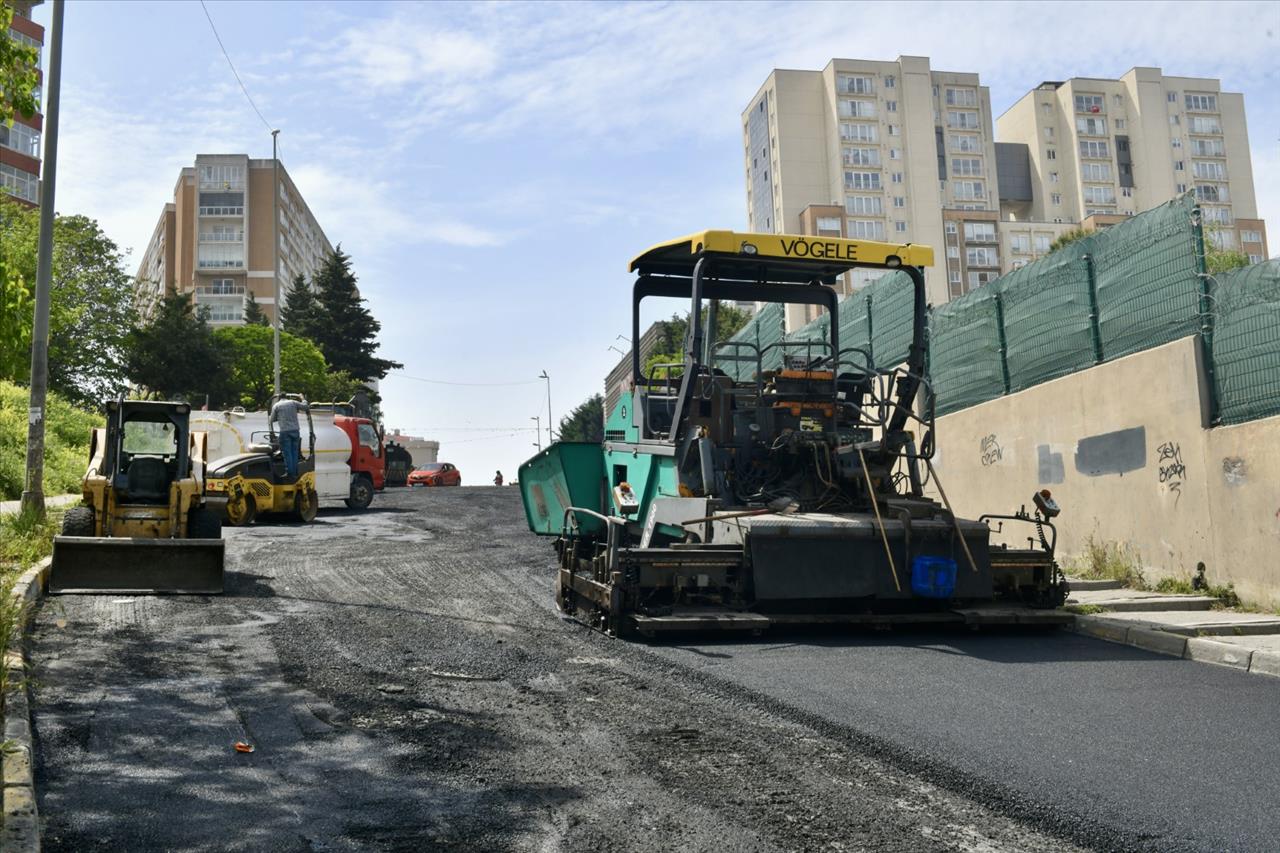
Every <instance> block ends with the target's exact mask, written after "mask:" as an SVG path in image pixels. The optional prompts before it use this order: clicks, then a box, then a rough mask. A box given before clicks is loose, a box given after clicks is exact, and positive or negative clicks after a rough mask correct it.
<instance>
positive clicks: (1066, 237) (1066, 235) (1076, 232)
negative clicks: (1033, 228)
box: [1049, 228, 1093, 252]
mask: <svg viewBox="0 0 1280 853" xmlns="http://www.w3.org/2000/svg"><path fill="white" fill-rule="evenodd" d="M1092 233H1093V232H1092V231H1087V230H1085V229H1084V228H1070V229H1068V230H1066V231H1063V232H1062V233H1061V234H1059V235H1058V237H1057V239H1056V240H1054V241H1053V242H1052V243H1050V244H1049V251H1050V252H1056V251H1058V250H1059V249H1061V248H1062V247H1063V246H1069V245H1071V244H1072V243H1074V242H1076V241H1077V240H1083V239H1084V238H1085V237H1088V236H1089V235H1090V234H1092Z"/></svg>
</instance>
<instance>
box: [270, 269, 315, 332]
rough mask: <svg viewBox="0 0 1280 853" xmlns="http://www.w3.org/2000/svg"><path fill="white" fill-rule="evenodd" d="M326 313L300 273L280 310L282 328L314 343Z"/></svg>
mask: <svg viewBox="0 0 1280 853" xmlns="http://www.w3.org/2000/svg"><path fill="white" fill-rule="evenodd" d="M323 322H324V312H323V310H322V309H321V307H320V304H319V303H318V302H316V297H315V294H314V293H312V292H311V286H310V285H309V284H307V280H306V279H305V278H303V277H302V273H298V275H296V276H295V277H294V279H293V283H292V284H291V285H290V286H289V292H288V293H287V294H285V297H284V305H282V306H281V308H280V326H281V328H284V329H287V330H288V331H289V332H290V333H291V334H294V335H297V336H298V337H300V338H306V339H308V340H311V341H314V340H316V338H317V335H319V334H320V329H321V326H322V325H323Z"/></svg>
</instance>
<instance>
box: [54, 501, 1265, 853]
mask: <svg viewBox="0 0 1280 853" xmlns="http://www.w3.org/2000/svg"><path fill="white" fill-rule="evenodd" d="M227 538H228V578H227V593H226V594H225V595H223V596H215V597H203V596H173V597H145V596H112V595H107V596H67V597H62V598H56V599H50V600H47V601H46V602H45V603H44V604H43V605H42V607H41V609H40V612H39V614H38V616H37V622H36V626H35V628H34V634H33V638H32V642H31V653H32V656H33V658H34V661H35V664H36V668H37V669H36V674H35V688H34V699H35V702H34V711H35V733H36V739H37V786H38V789H39V796H40V809H41V816H42V820H43V821H44V825H45V847H46V849H49V850H85V849H103V850H106V849H129V850H151V849H163V850H198V849H241V850H335V849H342V850H346V849H353V850H354V849H358V850H418V849H437V848H447V849H465V850H499V849H527V850H573V851H588V850H589V851H593V853H596V851H601V850H652V849H684V850H739V849H742V850H748V849H749V850H788V849H791V850H810V849H829V850H855V849H874V850H902V851H914V850H920V849H927V850H1057V849H1079V848H1081V847H1084V848H1095V849H1146V850H1183V849H1186V850H1273V849H1275V848H1276V839H1277V838H1280V810H1277V809H1276V808H1275V807H1274V806H1275V803H1277V802H1280V780H1278V779H1277V773H1276V768H1278V767H1280V679H1269V678H1265V677H1260V676H1256V675H1252V676H1251V675H1248V674H1245V673H1241V672H1237V671H1234V670H1231V669H1227V668H1222V667H1215V666H1210V665H1207V664H1200V663H1194V662H1190V661H1183V660H1177V659H1173V658H1167V657H1162V656H1159V655H1155V654H1151V653H1148V652H1144V651H1141V650H1138V649H1135V648H1130V647H1126V646H1121V645H1115V644H1110V643H1105V642H1102V641H1098V640H1093V639H1088V638H1084V637H1081V636H1077V635H1074V634H1070V633H1066V632H1054V633H1018V632H1001V633H990V634H987V633H982V634H977V633H969V632H967V631H957V632H945V633H940V632H928V633H925V632H912V631H895V632H892V633H877V632H853V633H848V632H846V633H836V632H790V633H785V634H775V633H771V634H768V635H766V636H765V637H762V638H759V639H754V640H752V639H726V638H723V637H719V638H714V639H708V638H686V639H676V640H671V641H667V642H665V643H661V644H652V645H642V644H631V643H626V642H623V641H617V640H611V639H609V638H605V637H602V636H600V635H598V634H595V633H592V632H590V631H587V630H585V629H583V628H581V627H579V626H577V625H575V624H573V623H569V622H566V621H564V620H563V619H561V618H559V617H558V616H557V615H556V613H555V612H554V608H553V606H552V604H551V583H550V581H551V577H552V555H551V552H550V548H549V547H548V545H547V542H546V541H545V540H539V539H537V538H535V537H533V536H532V535H530V534H528V532H527V531H526V530H525V529H524V520H523V513H522V512H521V510H520V506H519V497H518V494H517V493H516V491H515V490H514V489H492V488H479V489H471V488H467V489H448V490H426V491H416V492H407V491H403V490H401V491H399V492H387V493H385V494H382V495H379V496H378V499H377V501H376V502H375V504H374V507H373V508H372V509H371V510H370V511H368V512H367V513H364V514H360V513H353V512H332V511H331V512H325V513H322V515H321V517H320V519H319V520H318V521H317V522H316V524H314V525H310V526H303V525H297V524H289V525H279V526H274V527H273V526H268V525H258V526H255V527H253V528H248V529H240V530H231V531H229V532H228V536H227ZM236 741H245V742H248V743H252V744H253V745H254V748H255V752H253V753H249V754H244V753H236V752H235V751H234V750H233V748H232V746H233V744H234V743H235V742H236Z"/></svg>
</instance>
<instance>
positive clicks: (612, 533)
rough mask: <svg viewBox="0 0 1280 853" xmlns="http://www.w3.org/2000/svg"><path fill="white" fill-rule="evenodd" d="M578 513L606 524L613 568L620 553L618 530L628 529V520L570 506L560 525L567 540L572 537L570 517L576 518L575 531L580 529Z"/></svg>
mask: <svg viewBox="0 0 1280 853" xmlns="http://www.w3.org/2000/svg"><path fill="white" fill-rule="evenodd" d="M578 513H582V514H584V515H589V516H591V517H592V518H595V519H598V520H600V521H603V522H604V523H605V533H606V537H607V539H606V543H607V544H606V547H607V549H608V553H609V565H610V566H613V565H614V557H615V555H616V554H617V553H618V536H617V533H616V531H617V530H618V528H620V527H626V524H627V520H626V519H625V518H618V517H617V516H614V515H605V514H603V513H599V512H596V511H595V510H593V509H586V508H585V507H580V506H569V507H565V510H564V521H563V522H561V524H560V535H561V536H563V537H564V538H566V539H567V538H569V536H570V532H569V517H570V516H573V518H574V524H573V528H574V530H577V528H578V519H577V516H578Z"/></svg>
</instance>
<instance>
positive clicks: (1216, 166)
mask: <svg viewBox="0 0 1280 853" xmlns="http://www.w3.org/2000/svg"><path fill="white" fill-rule="evenodd" d="M1191 171H1192V173H1193V174H1194V175H1195V176H1196V177H1197V178H1200V179H1201V180H1205V181H1225V180H1226V179H1227V164H1226V163H1222V162H1219V161H1217V160H1196V161H1193V162H1192V164H1191Z"/></svg>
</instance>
